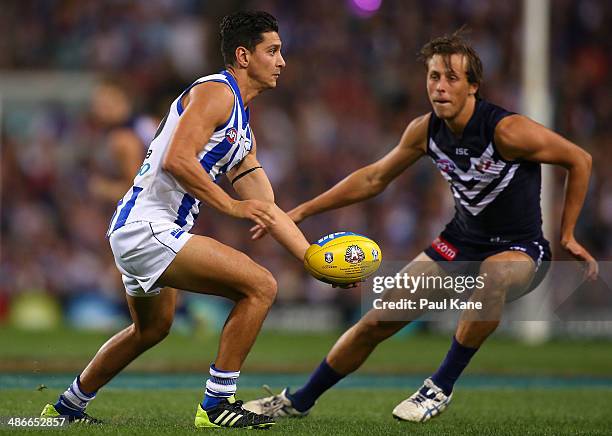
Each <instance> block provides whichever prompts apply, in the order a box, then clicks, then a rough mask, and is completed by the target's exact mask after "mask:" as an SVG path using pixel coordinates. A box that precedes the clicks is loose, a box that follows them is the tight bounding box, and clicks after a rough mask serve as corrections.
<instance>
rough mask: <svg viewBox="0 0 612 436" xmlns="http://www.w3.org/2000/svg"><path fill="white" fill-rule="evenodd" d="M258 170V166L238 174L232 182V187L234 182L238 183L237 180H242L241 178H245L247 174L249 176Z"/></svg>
mask: <svg viewBox="0 0 612 436" xmlns="http://www.w3.org/2000/svg"><path fill="white" fill-rule="evenodd" d="M259 168H261V167H260V166H259V167H253V168H249V169H248V170H245V171H243V172H241V173H240V174H238V175H237V176H236V177H235V178H234V180H232V185H233V184H234V183H236V182H237V181H238V179H240V178H242V177H244V176H246V175H247V174H249V173H252V172H253V171H255V170H257V169H259Z"/></svg>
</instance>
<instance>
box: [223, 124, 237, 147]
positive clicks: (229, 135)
mask: <svg viewBox="0 0 612 436" xmlns="http://www.w3.org/2000/svg"><path fill="white" fill-rule="evenodd" d="M225 138H226V139H227V142H229V143H230V144H233V143H234V142H236V139H238V132H237V131H236V129H234V128H233V127H230V128H229V129H227V131H226V132H225Z"/></svg>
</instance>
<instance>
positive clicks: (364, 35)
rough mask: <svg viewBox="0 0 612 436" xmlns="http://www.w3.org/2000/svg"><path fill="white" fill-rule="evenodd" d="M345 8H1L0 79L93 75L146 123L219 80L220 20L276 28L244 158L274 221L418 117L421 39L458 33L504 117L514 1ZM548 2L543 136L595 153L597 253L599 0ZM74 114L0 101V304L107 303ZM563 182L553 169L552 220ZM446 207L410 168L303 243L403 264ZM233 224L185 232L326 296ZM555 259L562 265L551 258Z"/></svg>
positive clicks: (318, 225)
mask: <svg viewBox="0 0 612 436" xmlns="http://www.w3.org/2000/svg"><path fill="white" fill-rule="evenodd" d="M213 3H217V4H216V5H215V4H213ZM221 3H222V4H221ZM332 3H333V4H332ZM357 3H364V2H354V3H353V2H351V1H344V0H342V1H340V0H338V1H336V2H330V1H328V0H308V1H292V2H283V1H281V0H277V1H276V0H264V1H227V2H203V1H197V0H147V1H144V0H142V1H127V0H107V1H104V2H93V1H83V2H81V1H68V0H65V1H59V2H58V1H50V0H49V1H43V0H38V1H34V0H23V1H20V2H7V4H5V5H3V8H2V12H0V25H1V26H2V28H3V29H5V32H3V37H2V38H1V40H0V74H1V71H9V72H19V71H30V70H44V71H49V70H61V71H71V72H79V71H83V72H92V71H93V72H95V73H97V74H99V76H100V77H113V78H114V79H116V80H118V81H119V82H121V83H122V84H123V87H124V88H125V89H126V90H127V92H128V93H129V98H130V100H131V101H132V103H133V110H134V114H137V113H140V114H143V113H146V114H147V115H148V116H149V117H152V118H156V119H160V118H161V117H162V116H163V115H164V113H165V112H166V110H167V107H168V104H169V102H171V101H172V100H173V99H174V98H175V97H176V96H177V95H178V94H179V93H180V92H181V90H182V89H184V88H185V87H186V86H187V85H188V84H189V83H190V82H191V81H193V80H194V79H195V78H197V77H200V76H203V75H206V74H210V73H213V72H215V71H218V70H220V69H222V62H221V56H220V52H219V49H218V47H219V40H218V22H219V20H220V18H221V17H222V16H223V15H225V14H226V13H230V12H232V11H235V10H237V9H241V8H249V9H264V10H267V11H269V12H271V13H272V14H273V15H275V16H276V17H277V18H278V19H279V23H280V34H281V38H282V40H283V53H284V56H285V59H286V62H287V67H286V69H285V70H284V71H283V74H282V75H281V77H280V79H279V82H278V83H279V85H278V87H277V89H275V90H273V91H269V92H268V93H266V94H265V95H263V96H261V97H260V98H258V99H256V100H255V101H254V103H253V105H252V108H251V113H252V123H251V124H252V126H253V129H254V132H255V135H256V136H257V142H258V156H259V158H260V160H261V162H262V164H263V166H264V168H265V169H266V171H267V173H268V175H269V177H270V179H271V182H272V185H273V186H274V187H275V192H276V198H277V203H278V204H279V205H280V206H281V207H282V208H283V209H285V210H288V209H291V208H292V207H294V206H296V205H297V204H299V203H300V202H302V201H304V200H307V199H309V198H312V197H313V196H315V195H316V194H318V193H320V192H322V191H323V190H325V189H327V188H328V187H330V186H332V185H333V184H334V183H335V182H337V181H339V180H341V179H342V178H343V177H344V176H346V175H347V174H348V173H349V172H351V171H353V170H355V169H357V168H359V167H361V166H363V165H364V164H366V163H369V162H372V161H373V160H375V159H377V158H378V157H380V156H382V155H383V154H384V153H386V152H387V151H388V150H390V149H391V148H392V147H393V146H394V145H395V144H396V143H397V141H398V139H399V137H400V135H401V133H402V131H403V129H404V128H405V125H406V124H407V122H408V121H409V120H411V119H412V118H414V117H415V116H418V115H420V114H422V113H425V112H427V111H429V110H430V108H429V105H428V101H427V96H426V92H425V76H424V68H423V66H422V65H421V64H419V62H418V61H417V60H416V54H417V52H418V50H419V48H420V47H421V46H422V45H423V44H424V43H425V42H426V41H427V40H429V39H430V38H431V37H434V36H438V35H441V34H444V33H451V32H453V31H454V30H456V29H458V28H459V27H461V26H462V25H463V24H467V25H468V26H469V28H470V29H471V33H470V34H469V39H470V40H471V41H472V42H473V44H474V46H475V47H476V49H477V51H478V53H479V54H480V56H481V58H482V60H483V63H484V68H485V83H484V86H483V88H482V94H483V95H484V97H485V98H487V99H489V100H492V101H493V102H494V103H497V104H499V105H501V106H505V107H507V108H508V109H510V110H515V111H520V104H521V101H520V82H521V77H520V75H521V44H522V39H521V38H522V36H521V35H522V33H521V32H522V28H521V20H522V16H521V14H522V1H520V0H503V1H502V0H499V1H497V0H496V1H485V0H471V1H469V0H412V1H406V0H383V1H382V4H381V6H380V9H378V10H377V11H372V12H368V11H364V10H359V8H358V7H357V6H356V5H357ZM365 3H367V2H365ZM370 3H373V4H376V3H377V2H370ZM551 3H552V6H553V9H552V14H553V15H552V23H551V38H550V40H551V62H552V63H551V68H550V74H551V77H550V79H551V82H550V88H551V92H552V96H553V101H554V108H553V110H554V114H555V116H554V127H555V129H556V130H558V131H559V132H560V133H562V134H563V135H566V136H567V137H568V138H570V139H571V140H573V141H574V142H576V143H578V144H580V145H581V146H582V147H584V148H585V149H587V150H588V151H589V152H590V153H592V154H593V156H594V169H593V179H592V185H591V188H590V193H589V197H588V200H587V203H586V206H585V209H584V211H583V213H582V215H581V218H580V224H579V228H578V229H577V237H578V239H579V240H580V241H581V242H583V243H584V244H585V245H586V246H587V247H589V249H591V250H592V252H593V254H594V255H595V256H596V257H598V258H600V259H610V257H611V255H612V236H611V235H612V232H611V231H610V230H611V227H612V186H611V183H612V182H611V180H612V177H610V176H612V154H610V153H609V152H607V146H608V145H609V143H610V140H611V139H612V124H611V123H610V120H611V119H612V95H611V91H612V83H611V82H612V74H610V66H611V65H610V64H611V61H612V27H610V26H609V25H607V24H609V23H610V22H612V4H611V3H610V2H608V1H606V0H580V1H570V0H555V1H554V2H551ZM90 108H91V105H90V104H89V103H88V102H87V101H86V100H84V101H83V103H82V104H80V105H79V104H72V105H66V104H64V103H62V101H40V102H38V103H37V104H31V103H29V104H28V103H23V104H22V103H19V102H11V103H10V105H8V106H7V105H6V104H5V105H4V106H3V108H2V116H3V123H2V126H3V128H2V138H1V141H2V148H1V156H0V157H1V161H2V168H1V170H2V172H1V177H2V179H1V183H2V185H1V186H2V192H1V223H0V225H1V231H2V239H1V252H0V256H1V266H0V292H1V293H2V294H4V295H11V294H16V293H21V292H23V291H28V290H44V291H47V292H50V293H53V294H56V295H59V296H61V297H62V298H64V297H67V296H70V295H74V294H80V293H87V292H101V293H104V294H106V295H109V296H118V298H120V296H121V295H122V292H123V290H122V288H121V284H120V281H119V280H118V274H117V272H116V271H115V269H114V264H113V261H112V255H111V253H110V249H109V246H108V243H107V241H106V239H105V237H104V234H105V231H106V226H107V225H108V222H109V220H110V217H111V215H112V212H113V209H114V202H112V201H109V200H107V199H105V198H102V197H101V196H97V195H94V193H92V191H91V189H90V187H91V183H90V180H91V178H92V177H97V176H102V177H113V176H114V174H115V172H116V171H117V168H116V165H115V164H109V162H108V161H107V159H108V150H107V145H108V144H107V141H108V138H107V136H108V131H109V127H108V126H107V125H104V124H103V123H100V122H99V120H98V119H97V118H96V116H95V114H93V113H92V111H91V109H90ZM563 176H564V174H563V173H561V172H559V173H558V174H557V185H556V197H557V202H556V204H557V209H558V211H557V212H556V213H555V215H556V216H555V220H556V222H557V227H558V221H559V213H560V212H559V211H560V207H561V205H562V186H563ZM225 187H226V188H228V189H229V190H230V192H231V187H229V185H228V184H225ZM452 212H453V210H452V198H451V195H450V192H449V188H448V186H447V185H446V183H445V182H444V181H443V180H442V178H441V177H440V176H439V175H438V174H437V172H436V170H435V169H434V166H433V165H432V164H430V163H429V162H426V161H425V159H423V161H422V162H419V163H418V164H417V165H415V167H414V168H412V169H411V170H409V171H407V172H406V173H405V174H403V175H402V176H401V177H399V179H398V180H396V181H395V182H394V183H393V184H392V185H391V186H390V187H389V188H388V189H387V190H386V191H385V192H384V193H383V194H382V195H380V196H378V197H377V198H374V199H372V200H370V201H368V202H365V203H362V204H359V205H354V206H351V207H347V208H345V209H342V210H339V211H334V212H329V213H327V214H325V215H322V216H319V217H313V218H310V219H308V220H307V221H305V222H304V223H303V225H301V227H302V229H303V231H304V232H305V234H306V236H307V238H308V239H310V240H315V239H317V238H319V237H320V236H322V235H324V234H327V233H330V232H334V231H340V230H351V231H355V232H358V233H363V234H366V235H368V236H370V237H372V238H373V239H375V240H377V241H378V242H379V244H380V246H381V247H382V249H383V253H384V256H385V259H388V260H409V259H410V258H412V257H413V256H414V255H415V254H417V253H418V252H420V251H421V250H423V249H424V248H425V247H426V246H427V245H428V243H429V242H430V241H431V240H432V238H434V237H435V236H436V234H437V232H439V231H440V230H441V229H442V227H443V225H444V224H445V223H446V222H447V221H448V220H449V219H450V217H451V216H452ZM249 227H250V224H249V223H246V222H239V221H237V220H234V219H232V218H229V217H224V216H221V215H219V214H217V213H215V212H214V211H211V210H207V209H204V210H203V211H202V212H201V214H200V217H199V222H198V224H197V226H196V228H195V229H194V231H195V232H198V233H203V234H206V235H210V236H213V237H215V238H217V239H219V240H220V241H222V242H224V243H226V244H229V245H231V246H233V247H236V248H239V249H242V250H244V251H246V252H247V253H248V254H249V255H251V257H253V258H254V259H255V260H256V261H258V262H260V263H262V264H263V265H265V266H266V267H268V268H269V269H270V270H271V271H272V272H273V273H274V275H275V276H276V277H277V279H278V281H279V285H280V286H279V289H280V292H279V300H281V301H317V300H321V299H327V298H338V297H337V296H338V295H339V294H338V293H337V292H330V291H329V290H328V288H327V287H324V286H323V285H321V284H318V283H317V282H315V281H314V280H313V279H309V278H308V277H307V276H306V275H305V273H304V272H303V269H302V266H301V264H300V263H299V262H297V261H296V260H295V259H293V258H292V257H291V256H290V255H289V254H288V253H286V252H285V251H284V250H283V249H282V248H280V247H279V246H278V245H277V244H275V243H274V242H273V241H271V240H270V238H269V237H267V238H266V239H264V240H262V241H258V242H252V241H250V240H249V232H248V229H249ZM556 254H557V256H561V255H562V253H560V250H558V249H557V250H556ZM345 295H346V294H345ZM338 300H339V301H340V302H342V303H344V304H346V305H350V304H351V302H350V299H347V298H338Z"/></svg>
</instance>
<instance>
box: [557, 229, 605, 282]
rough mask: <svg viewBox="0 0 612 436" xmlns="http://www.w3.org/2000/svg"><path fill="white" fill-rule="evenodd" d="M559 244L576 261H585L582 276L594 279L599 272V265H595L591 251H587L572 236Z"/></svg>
mask: <svg viewBox="0 0 612 436" xmlns="http://www.w3.org/2000/svg"><path fill="white" fill-rule="evenodd" d="M561 246H562V247H563V248H564V249H565V250H567V252H568V253H569V254H571V255H572V256H574V258H575V259H576V260H578V261H582V262H586V267H585V271H584V278H585V279H587V280H595V279H596V278H597V275H598V274H599V265H597V261H596V260H595V258H594V257H593V256H591V253H589V252H588V251H587V250H586V248H584V247H583V246H582V245H580V244H579V243H578V242H577V241H576V239H574V237H573V236H572V237H571V238H569V239H567V240H562V241H561Z"/></svg>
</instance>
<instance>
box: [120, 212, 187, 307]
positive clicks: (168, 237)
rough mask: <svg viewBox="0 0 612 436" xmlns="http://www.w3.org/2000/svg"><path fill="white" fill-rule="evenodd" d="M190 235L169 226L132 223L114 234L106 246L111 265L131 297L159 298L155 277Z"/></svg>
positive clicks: (174, 225)
mask: <svg viewBox="0 0 612 436" xmlns="http://www.w3.org/2000/svg"><path fill="white" fill-rule="evenodd" d="M192 236H193V235H192V234H190V233H188V232H186V231H184V230H183V229H181V228H180V227H179V226H178V225H176V224H174V223H169V222H161V223H151V222H148V221H136V222H131V223H128V224H125V225H124V226H123V227H121V228H119V229H117V230H115V231H114V232H113V233H112V234H111V235H110V237H109V242H110V246H111V250H112V251H113V255H114V256H115V263H116V264H117V268H118V269H119V272H121V277H122V279H123V284H124V285H125V291H126V292H127V293H128V294H129V295H131V296H133V297H152V296H155V295H158V294H159V291H160V290H161V287H160V286H157V285H156V282H157V280H158V279H159V276H161V275H162V273H163V272H164V271H165V270H166V268H168V266H169V265H170V263H171V262H172V261H173V260H174V257H175V256H176V254H177V253H178V252H179V251H180V250H181V248H183V247H184V246H185V244H186V243H187V241H188V240H189V238H191V237H192Z"/></svg>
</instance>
